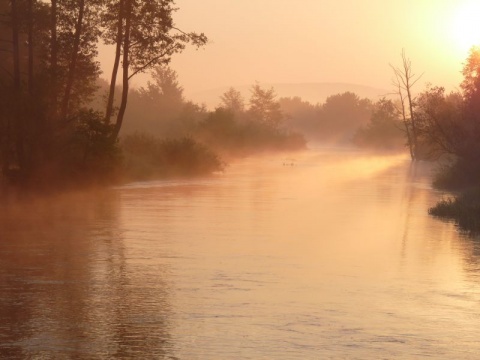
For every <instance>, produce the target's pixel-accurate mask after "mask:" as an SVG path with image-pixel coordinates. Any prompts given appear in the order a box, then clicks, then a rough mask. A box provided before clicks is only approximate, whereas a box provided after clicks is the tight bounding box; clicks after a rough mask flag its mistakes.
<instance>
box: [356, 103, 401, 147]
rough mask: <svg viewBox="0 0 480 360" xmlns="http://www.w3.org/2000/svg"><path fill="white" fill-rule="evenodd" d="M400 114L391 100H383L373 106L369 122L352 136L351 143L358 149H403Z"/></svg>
mask: <svg viewBox="0 0 480 360" xmlns="http://www.w3.org/2000/svg"><path fill="white" fill-rule="evenodd" d="M401 127H402V123H401V120H400V114H399V113H398V110H397V108H396V107H395V105H394V104H393V102H392V101H391V100H387V99H385V98H383V99H381V100H379V101H378V102H377V103H375V104H374V105H373V111H372V115H371V117H370V122H369V123H368V124H366V125H364V126H362V127H361V128H360V129H359V130H358V131H357V132H356V133H355V135H354V137H353V143H354V144H356V145H357V146H360V147H365V148H373V149H385V150H398V149H402V148H404V147H405V140H404V133H403V131H402V130H401Z"/></svg>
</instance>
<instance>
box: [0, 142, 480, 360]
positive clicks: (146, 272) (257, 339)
mask: <svg viewBox="0 0 480 360" xmlns="http://www.w3.org/2000/svg"><path fill="white" fill-rule="evenodd" d="M430 171H431V169H430V166H429V165H428V164H422V163H419V164H414V165H412V164H411V163H410V162H409V160H408V159H407V158H406V157H405V156H403V155H402V156H397V155H392V156H374V155H365V154H361V153H357V152H352V151H341V152H332V151H329V150H315V151H310V152H306V153H304V154H296V155H294V158H293V159H292V157H291V156H289V157H288V159H287V158H286V157H285V156H280V155H278V156H265V157H261V158H257V159H246V160H243V161H240V162H238V163H236V164H233V165H231V166H230V167H229V168H228V169H227V171H226V172H225V173H223V174H217V175H215V176H213V177H210V178H205V179H197V180H179V181H157V182H149V183H136V184H130V185H127V186H123V187H120V188H117V189H112V190H111V191H108V192H105V193H102V194H98V193H92V194H76V195H75V194H72V195H68V196H66V195H65V196H61V197H59V198H56V199H49V200H48V201H45V200H37V201H34V202H32V203H25V204H16V205H13V204H6V205H4V206H2V207H1V209H0V212H1V215H2V216H1V219H0V281H1V282H0V290H1V291H0V355H2V356H7V357H10V358H31V357H33V358H42V357H44V358H62V357H68V358H76V357H77V358H89V357H92V358H105V359H109V358H155V359H158V358H178V359H205V358H217V359H251V358H273V359H298V358H312V359H313V358H325V357H332V358H338V357H340V358H341V357H346V358H352V357H353V358H365V359H371V358H392V357H401V358H415V357H427V356H431V357H434V358H445V359H447V358H449V359H450V358H469V357H470V358H472V357H474V355H475V354H477V353H478V351H480V345H479V344H478V342H477V341H476V329H477V326H478V325H477V324H478V320H479V317H480V309H478V302H479V301H480V291H479V283H478V281H479V280H480V277H479V274H480V267H479V265H478V264H479V262H478V259H479V257H478V255H479V254H480V252H479V245H478V242H477V241H475V240H474V239H472V238H468V237H465V236H461V235H459V233H458V232H457V231H456V229H455V227H454V226H453V224H451V223H447V222H442V221H439V220H437V219H434V218H431V217H429V216H428V214H427V208H428V207H429V206H431V205H432V204H434V203H435V201H437V200H438V199H439V198H440V197H441V196H442V195H441V194H440V193H437V192H436V191H434V190H432V189H431V188H430V185H429V183H430Z"/></svg>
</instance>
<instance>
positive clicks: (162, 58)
mask: <svg viewBox="0 0 480 360" xmlns="http://www.w3.org/2000/svg"><path fill="white" fill-rule="evenodd" d="M176 10H177V9H176V8H175V7H174V1H173V0H144V1H141V2H135V1H133V0H119V1H111V2H110V3H108V6H107V15H105V16H104V23H105V26H106V29H107V31H106V32H105V41H106V42H107V43H113V44H115V45H116V52H115V60H114V70H113V73H112V77H111V84H110V93H109V96H108V102H107V109H106V114H107V117H106V121H107V122H109V121H110V118H109V117H108V116H109V115H111V114H112V106H113V98H114V91H115V84H116V77H117V72H118V64H119V58H120V53H122V96H121V101H120V106H119V111H118V114H117V117H116V121H115V126H114V130H113V133H112V139H116V138H117V136H118V134H119V132H120V129H121V127H122V123H123V118H124V115H125V110H126V106H127V99H128V90H129V80H130V79H131V78H132V77H133V76H135V75H136V74H138V73H141V72H146V71H149V70H151V69H152V68H155V67H156V66H158V65H162V64H168V62H169V61H170V58H171V56H172V55H173V54H175V53H178V52H181V51H183V50H184V49H185V46H186V45H187V44H188V43H192V44H194V45H196V46H197V47H198V46H203V45H205V43H206V42H207V38H206V36H205V35H204V34H203V33H202V34H196V33H193V32H190V33H186V32H183V31H182V30H180V29H178V28H176V27H175V25H174V23H173V18H172V16H173V13H174V12H175V11H176Z"/></svg>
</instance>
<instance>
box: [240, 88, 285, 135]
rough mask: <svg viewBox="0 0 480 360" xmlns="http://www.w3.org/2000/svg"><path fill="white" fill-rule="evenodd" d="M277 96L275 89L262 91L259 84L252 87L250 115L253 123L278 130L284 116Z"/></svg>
mask: <svg viewBox="0 0 480 360" xmlns="http://www.w3.org/2000/svg"><path fill="white" fill-rule="evenodd" d="M276 97H277V95H276V94H275V90H273V88H270V89H262V87H261V86H260V85H258V84H256V85H253V86H252V96H251V97H250V108H249V109H248V114H249V116H250V118H251V119H252V120H253V121H256V122H259V123H263V124H264V125H266V126H270V127H272V128H273V129H276V128H278V127H279V126H280V124H281V123H282V121H283V118H284V115H283V113H282V111H281V109H280V104H279V103H278V101H276Z"/></svg>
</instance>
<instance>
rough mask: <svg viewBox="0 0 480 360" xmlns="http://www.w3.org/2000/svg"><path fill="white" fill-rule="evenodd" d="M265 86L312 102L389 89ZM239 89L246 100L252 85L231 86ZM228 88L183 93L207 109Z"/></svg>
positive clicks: (280, 94) (334, 85) (370, 94)
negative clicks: (331, 96)
mask: <svg viewBox="0 0 480 360" xmlns="http://www.w3.org/2000/svg"><path fill="white" fill-rule="evenodd" d="M260 86H262V87H265V88H270V87H273V88H274V89H275V92H276V93H277V95H278V97H279V98H280V97H293V96H299V97H301V98H302V99H303V100H306V101H308V102H310V103H312V104H317V103H323V102H324V101H325V99H326V98H327V97H328V96H330V95H335V94H340V93H344V92H347V91H350V92H353V93H355V94H357V95H358V96H359V97H360V98H369V99H372V100H377V99H378V98H380V97H382V96H384V95H386V94H387V93H388V92H389V90H386V89H380V88H374V87H371V86H365V85H358V84H346V83H299V84H281V83H280V84H268V83H260ZM233 87H234V88H235V89H237V90H238V91H240V92H241V93H242V95H243V97H244V98H245V100H246V101H248V99H249V98H250V89H251V87H252V85H242V86H233ZM228 89H229V86H226V87H221V88H216V89H210V90H204V91H200V92H195V93H192V94H185V95H186V97H187V98H188V99H189V100H192V101H193V102H196V103H199V104H205V105H206V106H207V107H208V108H209V109H214V108H215V107H216V106H218V104H219V103H220V96H221V95H222V94H223V93H225V91H227V90H228Z"/></svg>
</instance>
